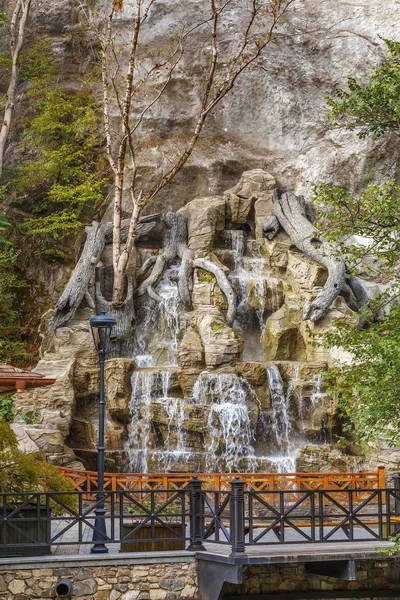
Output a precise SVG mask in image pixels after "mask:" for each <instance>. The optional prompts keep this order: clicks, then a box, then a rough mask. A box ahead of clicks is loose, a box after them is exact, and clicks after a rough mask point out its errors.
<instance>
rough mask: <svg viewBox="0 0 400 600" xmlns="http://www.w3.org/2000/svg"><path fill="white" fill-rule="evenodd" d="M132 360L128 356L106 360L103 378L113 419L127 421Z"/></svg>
mask: <svg viewBox="0 0 400 600" xmlns="http://www.w3.org/2000/svg"><path fill="white" fill-rule="evenodd" d="M134 366H135V363H134V360H133V359H130V358H112V359H110V360H107V361H106V365H105V379H106V393H107V407H108V411H109V413H110V415H111V417H112V418H113V419H117V420H118V421H122V422H124V423H127V422H129V418H130V412H129V403H130V400H131V396H132V385H131V378H132V373H133V370H134Z"/></svg>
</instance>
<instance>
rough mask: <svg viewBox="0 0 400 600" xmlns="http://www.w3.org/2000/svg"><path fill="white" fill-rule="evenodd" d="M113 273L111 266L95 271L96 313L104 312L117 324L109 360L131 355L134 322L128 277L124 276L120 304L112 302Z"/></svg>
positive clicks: (129, 278) (130, 279) (130, 285)
mask: <svg viewBox="0 0 400 600" xmlns="http://www.w3.org/2000/svg"><path fill="white" fill-rule="evenodd" d="M113 280H114V273H113V267H112V265H109V266H108V267H98V268H97V269H96V285H95V287H96V311H97V313H99V312H100V311H102V310H105V311H106V312H107V313H108V314H109V315H112V316H113V317H114V318H115V319H116V321H117V323H116V325H115V326H114V327H113V329H112V334H111V347H110V350H109V352H108V356H109V358H127V357H128V358H130V357H132V355H133V335H132V331H133V328H134V322H135V306H134V303H133V284H132V278H131V276H130V275H126V277H125V282H124V290H123V295H124V299H123V301H122V302H118V303H115V302H113V301H112V299H111V298H112V292H113Z"/></svg>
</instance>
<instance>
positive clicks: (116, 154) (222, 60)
mask: <svg viewBox="0 0 400 600" xmlns="http://www.w3.org/2000/svg"><path fill="white" fill-rule="evenodd" d="M293 2H294V0H268V1H267V2H265V1H262V0H250V1H249V0H241V1H240V2H237V3H236V4H237V5H238V7H239V8H240V14H241V19H243V21H242V24H238V25H239V30H240V34H241V35H240V38H239V42H238V43H237V47H236V48H235V49H234V48H232V47H229V48H224V47H223V44H222V43H221V39H220V38H221V34H222V28H223V26H224V25H225V24H224V17H225V15H227V13H228V10H229V8H230V5H232V4H233V0H222V1H221V0H220V1H218V0H208V2H204V5H205V10H204V15H203V16H202V18H201V20H199V21H198V22H197V23H192V24H191V25H189V26H182V27H181V29H180V30H178V31H176V32H175V34H174V36H173V37H171V39H170V40H168V41H167V43H166V44H165V46H164V47H163V48H162V49H161V50H160V49H159V50H158V52H156V53H154V54H153V55H151V53H149V52H148V49H146V48H145V49H144V50H142V45H141V43H140V38H141V33H142V30H143V28H144V26H145V23H146V21H147V20H148V18H149V15H150V12H151V10H152V9H154V8H155V4H156V0H136V14H135V19H134V23H133V27H132V34H131V39H130V44H129V57H128V61H127V66H126V68H125V69H124V68H123V65H122V61H121V53H122V52H123V48H121V47H118V45H117V43H116V40H117V34H116V32H115V29H114V27H113V25H114V21H115V17H116V14H117V13H118V11H121V10H123V5H122V2H121V1H120V0H114V2H113V4H112V6H111V7H110V12H109V14H108V15H107V17H106V19H105V22H103V23H102V24H101V25H100V27H99V26H97V27H96V33H97V36H98V39H99V40H100V43H101V66H102V83H103V114H104V127H105V134H106V140H107V142H106V144H107V157H108V160H109V163H110V166H111V169H112V173H113V178H114V205H113V242H112V243H113V265H114V292H113V301H114V302H120V301H121V300H122V296H123V290H124V281H125V273H126V268H127V264H128V260H129V256H130V254H131V252H132V249H133V246H134V243H135V237H136V230H137V226H138V222H139V218H140V216H141V214H142V211H143V209H144V208H145V206H147V205H148V204H150V203H151V202H152V201H153V200H154V198H155V197H156V195H157V194H158V193H159V192H160V191H161V190H162V189H163V188H164V187H165V186H166V185H167V184H168V183H169V182H170V181H171V180H172V179H173V178H174V177H175V176H176V175H177V173H179V171H180V170H181V169H182V168H183V166H184V165H185V164H186V162H187V161H188V159H189V157H190V156H191V154H192V152H193V150H194V148H195V145H196V143H197V141H198V139H199V136H200V134H201V131H202V129H203V127H204V124H205V122H206V119H207V117H208V115H209V114H210V113H211V111H212V110H213V109H214V108H215V107H216V106H217V104H218V103H220V102H221V100H222V99H223V98H224V97H225V96H226V95H227V94H228V92H229V91H230V90H232V88H233V87H234V85H235V83H236V81H237V79H238V77H239V76H240V75H241V74H242V73H243V72H244V71H245V70H246V69H249V67H250V66H251V65H252V64H253V63H254V62H255V61H256V60H257V59H258V58H259V57H260V55H261V53H262V52H263V50H264V49H265V48H266V46H268V45H269V44H270V43H271V42H272V41H273V39H274V32H275V29H276V26H277V23H278V22H279V20H280V19H281V17H282V16H283V14H284V13H285V12H286V10H287V8H288V7H289V5H290V4H292V3H293ZM89 21H90V23H91V24H92V25H93V24H94V23H95V18H94V16H93V14H90V13H89ZM243 23H244V24H245V25H244V27H243ZM204 33H206V34H208V44H209V47H210V51H209V53H208V56H206V63H207V64H206V65H205V68H204V73H203V75H202V82H201V84H202V96H201V103H200V106H199V110H198V113H197V116H196V118H195V120H194V125H193V130H192V133H191V135H190V136H189V138H188V139H187V141H186V142H185V143H183V144H182V143H181V144H179V146H178V148H176V147H175V149H174V150H175V152H174V153H173V154H172V153H170V152H169V153H168V151H167V150H165V149H164V148H162V143H161V144H159V147H160V151H161V152H162V153H163V154H164V163H167V164H168V168H166V169H165V168H164V169H160V170H159V172H158V173H152V176H151V178H150V179H151V184H148V183H147V182H145V183H144V184H143V182H142V183H141V184H140V185H138V177H137V175H138V166H139V160H140V149H141V148H142V147H143V144H144V143H145V140H144V139H143V127H142V125H143V121H144V118H145V117H146V115H147V114H148V113H149V112H151V111H152V110H154V109H155V107H156V105H157V104H159V103H161V102H162V101H163V98H164V97H165V92H166V90H167V87H168V85H169V84H170V82H171V80H172V77H173V75H174V72H175V71H176V70H177V68H178V65H180V63H181V60H182V57H183V55H184V53H185V50H186V48H187V47H188V45H190V44H193V43H196V36H200V35H201V36H203V35H204ZM203 39H204V38H203ZM146 63H147V64H146ZM112 105H113V106H115V105H116V106H118V110H119V120H120V123H119V126H120V127H119V129H120V134H119V136H118V142H117V143H115V137H114V136H115V130H114V128H113V125H112V123H111V119H110V107H111V106H112ZM126 180H128V186H127V188H128V193H129V194H130V197H131V202H132V214H131V218H130V224H129V231H128V235H127V238H126V242H125V243H124V244H123V243H122V238H121V231H122V227H121V223H122V201H123V195H124V193H125V181H126ZM146 184H147V185H146Z"/></svg>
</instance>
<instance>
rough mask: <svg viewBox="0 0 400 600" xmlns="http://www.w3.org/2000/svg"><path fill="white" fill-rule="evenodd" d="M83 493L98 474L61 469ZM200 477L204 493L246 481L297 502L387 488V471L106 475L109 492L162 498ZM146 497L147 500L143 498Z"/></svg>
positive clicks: (94, 484) (90, 488) (93, 487)
mask: <svg viewBox="0 0 400 600" xmlns="http://www.w3.org/2000/svg"><path fill="white" fill-rule="evenodd" d="M59 469H60V471H61V472H62V473H63V474H64V475H65V476H66V477H67V478H68V479H69V480H70V481H71V483H72V485H73V486H74V488H75V489H76V490H77V491H79V492H95V491H96V490H97V472H95V471H80V470H78V469H68V468H65V467H59ZM194 477H198V478H199V479H200V480H201V481H202V482H203V483H202V489H203V490H213V491H221V492H222V491H228V490H230V485H229V484H230V482H232V481H233V480H235V479H236V478H237V477H239V478H240V479H242V480H243V481H244V482H245V483H246V486H247V489H248V490H250V491H254V492H262V493H266V492H276V491H285V492H290V493H291V494H292V496H293V498H292V499H293V500H295V499H296V497H297V492H298V491H299V490H303V491H307V490H310V491H318V490H332V491H337V492H338V494H340V492H341V491H344V490H357V491H359V495H360V497H362V493H363V492H367V491H370V490H374V489H383V488H384V487H385V468H384V467H378V470H377V471H373V472H360V473H105V476H104V489H105V491H107V492H108V491H110V492H111V491H112V492H118V491H140V492H143V491H146V490H147V491H149V492H150V491H157V490H160V497H162V495H163V493H164V492H165V491H166V490H181V489H183V488H185V487H186V486H187V485H188V484H189V482H190V481H191V480H192V479H193V478H194ZM141 497H143V496H141Z"/></svg>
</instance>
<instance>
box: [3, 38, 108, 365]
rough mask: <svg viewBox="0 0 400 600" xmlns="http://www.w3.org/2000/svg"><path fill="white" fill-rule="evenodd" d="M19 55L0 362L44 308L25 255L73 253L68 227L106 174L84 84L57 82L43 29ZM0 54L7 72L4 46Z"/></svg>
mask: <svg viewBox="0 0 400 600" xmlns="http://www.w3.org/2000/svg"><path fill="white" fill-rule="evenodd" d="M20 60H21V68H20V70H19V72H20V80H21V82H23V86H24V94H23V97H24V100H23V102H22V104H21V108H20V109H19V110H18V112H17V114H16V115H15V117H14V128H15V131H16V136H17V137H16V139H18V150H17V153H18V157H19V160H18V161H15V160H13V161H12V162H11V165H9V166H4V168H3V171H2V177H1V180H0V205H1V213H2V214H3V216H2V217H1V218H2V224H3V228H2V229H3V231H2V233H3V236H2V239H0V273H1V283H0V316H1V325H0V362H11V363H14V364H17V365H25V364H27V363H28V362H29V354H32V352H31V350H32V348H31V347H30V344H31V342H32V337H34V336H32V335H31V334H32V332H33V331H35V330H36V329H37V326H38V319H39V318H40V314H38V313H39V312H43V310H44V309H45V308H46V299H45V298H44V299H43V301H41V302H39V303H38V302H37V299H34V298H33V295H32V293H31V292H30V289H31V288H32V284H33V286H34V287H35V288H36V289H37V285H38V282H37V281H34V282H33V281H31V278H32V276H33V275H32V273H31V274H29V269H30V261H31V259H32V257H36V259H35V260H38V259H39V258H40V260H41V261H42V262H43V261H46V262H50V263H59V262H64V263H68V262H70V261H73V260H74V259H75V256H74V250H73V248H74V243H75V240H76V235H77V234H79V233H80V232H82V231H83V228H84V225H85V224H86V223H88V222H90V220H91V218H92V216H93V213H94V211H95V210H96V207H97V206H98V205H99V204H100V203H101V201H102V199H103V190H104V184H105V183H106V178H105V177H104V174H103V172H102V168H103V165H102V163H101V158H99V155H98V150H97V148H96V146H97V144H98V137H97V132H98V120H97V112H96V106H95V103H94V99H93V96H92V94H91V91H90V88H87V87H82V88H81V89H80V90H78V91H76V90H70V89H68V88H66V87H61V86H60V85H59V84H58V68H59V65H58V64H57V62H56V61H55V57H54V54H53V53H52V49H51V43H50V40H49V39H47V38H46V37H44V38H40V39H39V40H37V41H35V42H33V43H32V44H31V45H30V46H29V47H28V48H26V49H25V50H23V51H22V52H21V55H20ZM0 62H1V65H2V67H3V71H5V72H6V73H7V71H8V69H9V68H10V56H9V54H8V53H5V54H2V55H1V56H0ZM31 271H32V269H31ZM27 273H28V274H27ZM47 303H48V300H47ZM47 306H48V304H47ZM36 311H37V312H36ZM21 323H23V326H21Z"/></svg>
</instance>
